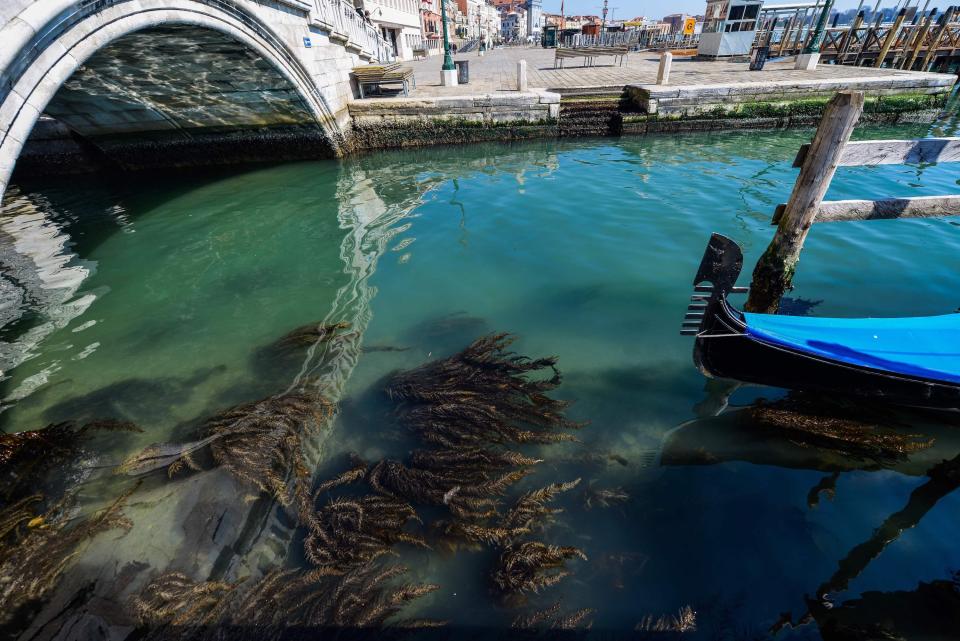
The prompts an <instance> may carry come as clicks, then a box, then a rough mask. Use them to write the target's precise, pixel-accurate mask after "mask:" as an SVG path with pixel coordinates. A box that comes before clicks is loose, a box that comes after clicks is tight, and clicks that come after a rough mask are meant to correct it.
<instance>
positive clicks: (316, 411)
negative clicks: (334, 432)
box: [117, 391, 334, 521]
mask: <svg viewBox="0 0 960 641" xmlns="http://www.w3.org/2000/svg"><path fill="white" fill-rule="evenodd" d="M333 413H334V405H333V404H332V403H330V402H329V401H327V400H326V399H325V398H323V397H322V396H318V395H316V394H307V393H304V392H296V391H295V392H290V393H287V394H280V395H275V396H268V397H267V398H264V399H262V400H259V401H255V402H252V403H243V404H241V405H236V406H234V407H231V408H230V409H228V410H226V411H224V412H221V413H220V414H217V415H216V416H213V417H211V418H209V419H208V420H207V421H206V422H205V423H204V425H203V427H202V432H203V437H202V438H201V439H199V440H197V441H192V442H188V443H179V444H177V443H156V444H153V445H149V446H147V447H146V448H144V449H143V450H142V451H140V452H139V453H137V454H135V455H134V456H131V457H129V458H128V459H127V460H126V461H124V462H123V463H122V464H121V465H120V466H119V467H118V468H117V472H118V473H126V474H144V473H147V472H151V471H153V470H156V469H159V468H162V467H165V468H166V469H167V473H168V475H169V476H171V477H173V476H175V475H177V474H178V473H180V472H182V471H184V470H186V469H191V470H199V469H201V468H202V466H201V465H200V463H199V462H198V461H197V458H196V456H197V454H198V453H199V452H200V451H202V450H204V449H205V448H209V451H210V455H211V458H212V459H213V462H214V463H215V464H216V465H219V466H221V467H223V468H224V469H226V470H227V471H229V472H230V473H231V474H232V475H233V476H234V477H236V478H237V479H239V480H240V481H241V482H243V483H246V484H247V485H250V486H252V487H254V488H256V489H257V490H259V491H260V492H261V493H263V494H267V495H270V496H272V497H273V498H275V499H276V500H277V501H278V502H279V503H280V504H281V505H283V506H284V507H287V508H291V509H292V511H293V512H294V513H295V514H296V515H297V516H298V518H301V519H303V520H304V521H307V520H309V518H310V517H311V516H312V514H313V509H312V501H311V497H310V480H311V473H310V471H309V469H308V468H307V464H306V461H305V459H304V453H303V446H304V443H303V439H304V437H305V436H308V435H310V434H313V433H315V432H316V431H317V430H319V429H320V427H321V426H323V425H325V424H326V423H327V422H328V421H329V419H330V418H331V417H332V416H333Z"/></svg>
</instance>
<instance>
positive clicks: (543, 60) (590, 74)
mask: <svg viewBox="0 0 960 641" xmlns="http://www.w3.org/2000/svg"><path fill="white" fill-rule="evenodd" d="M553 58H554V52H553V49H543V48H541V47H507V48H504V49H497V50H494V51H489V52H487V53H486V54H485V55H484V56H482V57H481V56H478V55H477V52H476V51H472V52H470V53H465V54H461V55H456V56H454V60H469V61H470V83H469V84H468V85H464V86H459V87H443V86H441V85H440V67H441V64H442V62H443V57H442V56H433V57H430V58H427V59H425V60H418V61H416V62H407V63H404V64H406V65H409V66H411V67H413V69H414V71H415V73H416V79H417V88H416V89H415V90H414V91H413V92H412V93H411V98H428V97H434V96H455V95H457V96H459V95H466V94H481V93H493V92H498V91H515V90H516V82H517V62H518V61H519V60H526V61H527V77H528V84H529V86H530V87H536V88H543V89H547V90H549V91H557V92H559V93H576V92H577V91H578V90H590V89H593V90H597V89H604V88H609V89H610V90H622V88H623V87H624V86H626V85H641V84H653V83H655V82H656V79H657V68H658V66H659V56H658V54H655V53H650V52H641V53H632V54H630V55H629V56H627V61H626V63H625V64H624V66H622V67H620V66H613V64H612V62H611V61H612V60H613V58H597V64H596V66H593V67H581V66H579V65H582V64H583V63H582V61H581V60H577V59H568V60H566V68H564V69H554V68H553ZM924 76H927V74H922V73H920V72H916V71H899V70H894V69H873V68H864V67H853V66H841V65H820V66H819V67H817V69H816V70H815V71H797V70H794V69H793V59H792V58H791V59H788V60H786V61H783V62H768V63H767V65H766V67H765V68H764V70H763V71H759V72H758V71H750V70H749V69H748V65H747V64H746V63H744V62H736V63H734V62H720V61H698V60H693V59H691V58H674V60H673V69H672V71H671V74H670V85H671V86H685V85H686V86H690V85H720V84H722V85H731V84H739V83H756V82H778V81H784V82H797V83H806V82H810V83H816V82H820V81H829V80H842V79H848V78H849V79H858V80H863V79H868V78H884V79H891V78H903V79H906V78H909V77H914V78H916V77H924Z"/></svg>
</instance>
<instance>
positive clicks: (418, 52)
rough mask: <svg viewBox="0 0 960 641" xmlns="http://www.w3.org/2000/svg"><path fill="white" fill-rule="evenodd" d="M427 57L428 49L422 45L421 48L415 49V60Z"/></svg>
mask: <svg viewBox="0 0 960 641" xmlns="http://www.w3.org/2000/svg"><path fill="white" fill-rule="evenodd" d="M426 57H427V50H426V49H425V48H423V47H421V48H419V49H414V50H413V59H414V60H419V59H420V58H426Z"/></svg>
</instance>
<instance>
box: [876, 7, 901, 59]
mask: <svg viewBox="0 0 960 641" xmlns="http://www.w3.org/2000/svg"><path fill="white" fill-rule="evenodd" d="M906 17H907V10H906V9H901V10H900V13H898V14H897V19H896V20H894V22H893V26H892V27H890V30H889V31H887V35H886V37H885V38H884V39H883V46H882V47H880V55H878V56H877V60H876V62H874V63H873V66H874V67H875V68H877V69H879V68H880V67H882V66H883V62H884V60H886V58H887V53H889V52H890V47H891V46H893V43H894V41H896V39H897V36H898V35H899V34H900V27H901V25H903V21H904V19H905V18H906ZM891 66H893V65H891Z"/></svg>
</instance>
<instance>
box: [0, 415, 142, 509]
mask: <svg viewBox="0 0 960 641" xmlns="http://www.w3.org/2000/svg"><path fill="white" fill-rule="evenodd" d="M140 431H141V430H140V428H138V427H137V426H136V425H134V424H133V423H130V422H128V421H117V420H108V419H103V420H97V421H91V422H88V423H86V424H84V425H78V424H77V423H75V422H73V421H65V422H63V423H55V424H52V425H48V426H47V427H45V428H43V429H39V430H27V431H23V432H14V433H11V434H0V503H2V502H10V501H15V500H17V499H20V498H22V497H24V496H27V495H30V494H33V493H34V492H35V491H36V488H37V486H38V485H40V484H42V483H43V481H44V479H43V478H42V477H43V476H44V475H46V474H47V473H49V472H52V471H56V472H58V473H59V474H61V475H62V473H63V468H64V467H65V466H67V465H73V464H76V462H77V459H78V457H79V454H80V450H81V448H82V446H83V443H84V441H85V440H86V439H88V438H89V437H90V436H91V435H92V434H93V433H95V432H140Z"/></svg>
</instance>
